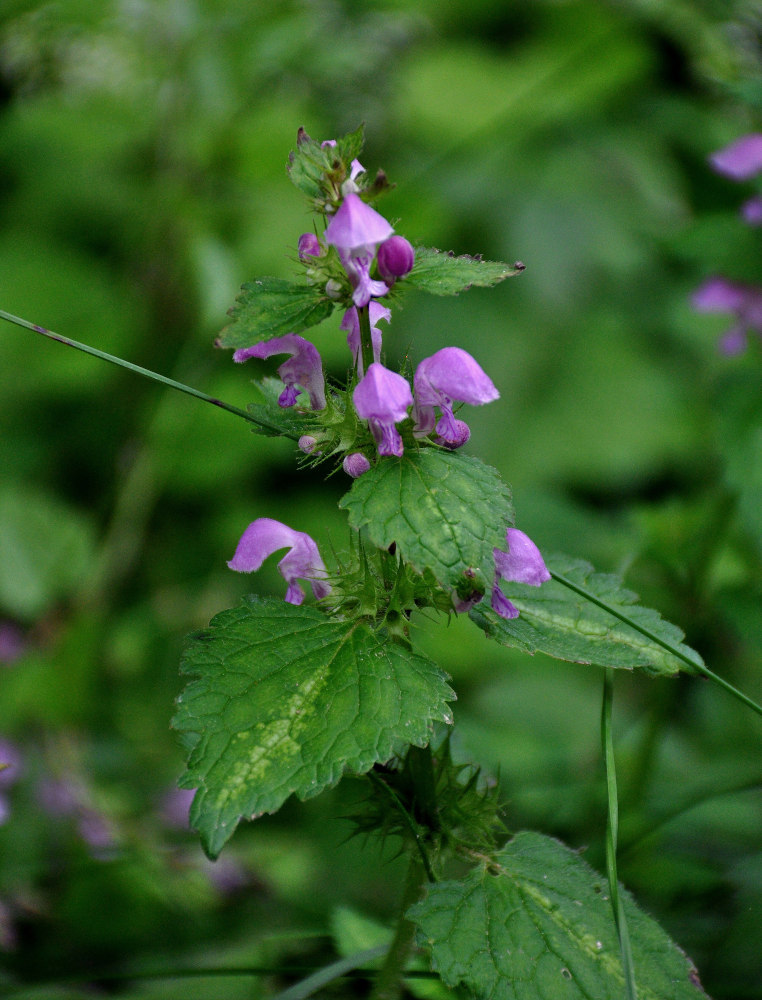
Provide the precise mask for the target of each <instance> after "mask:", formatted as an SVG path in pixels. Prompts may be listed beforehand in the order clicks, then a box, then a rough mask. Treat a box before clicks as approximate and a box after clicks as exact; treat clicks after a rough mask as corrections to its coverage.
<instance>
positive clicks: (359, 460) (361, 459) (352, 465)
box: [341, 451, 370, 479]
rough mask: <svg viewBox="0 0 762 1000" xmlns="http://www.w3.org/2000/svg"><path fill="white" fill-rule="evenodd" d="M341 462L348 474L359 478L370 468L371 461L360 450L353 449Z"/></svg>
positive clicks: (353, 477)
mask: <svg viewBox="0 0 762 1000" xmlns="http://www.w3.org/2000/svg"><path fill="white" fill-rule="evenodd" d="M341 464H342V468H343V469H344V471H345V472H346V474H347V475H348V476H351V477H352V479H357V478H358V476H361V475H362V474H363V473H364V472H367V471H368V469H369V468H370V462H369V461H368V459H367V458H366V457H365V455H363V453H362V452H360V451H353V452H352V454H351V455H347V457H346V458H345V459H344V461H343V462H342V463H341Z"/></svg>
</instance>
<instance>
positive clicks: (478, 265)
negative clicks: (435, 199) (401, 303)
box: [405, 247, 524, 295]
mask: <svg viewBox="0 0 762 1000" xmlns="http://www.w3.org/2000/svg"><path fill="white" fill-rule="evenodd" d="M523 270H524V265H523V264H519V263H516V264H504V263H502V262H501V261H492V260H482V259H481V258H480V257H470V256H468V255H464V256H463V257H456V256H455V255H454V254H452V253H446V252H444V251H442V250H436V249H434V248H433V247H416V248H415V265H414V267H413V270H412V271H411V272H410V274H409V275H408V276H407V278H405V284H408V285H412V286H413V287H414V288H420V289H421V290H422V291H424V292H431V293H432V294H434V295H457V294H458V293H459V292H465V291H466V290H467V289H468V288H470V287H471V286H472V285H479V286H481V287H484V288H488V287H489V286H491V285H496V284H498V282H500V281H503V280H504V279H505V278H512V277H513V276H514V275H516V274H521V272H522V271H523Z"/></svg>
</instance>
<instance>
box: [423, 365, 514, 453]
mask: <svg viewBox="0 0 762 1000" xmlns="http://www.w3.org/2000/svg"><path fill="white" fill-rule="evenodd" d="M413 387H414V389H415V418H416V425H415V428H414V433H415V435H416V436H417V437H425V436H426V435H427V434H430V433H431V431H432V430H433V429H434V423H435V420H436V417H435V414H434V407H435V406H438V407H439V409H440V411H441V414H442V415H441V417H440V419H439V421H438V422H437V424H436V430H437V434H438V435H439V439H440V443H442V444H444V445H446V446H447V447H450V448H458V447H460V445H462V444H465V442H466V441H467V440H468V438H469V436H470V433H471V432H470V431H469V429H468V425H467V424H466V423H464V422H463V421H462V420H456V419H455V417H454V416H453V412H452V406H453V402H454V401H460V402H464V403H470V404H471V405H474V406H478V405H481V404H483V403H491V402H492V401H493V400H495V399H498V397H499V396H500V393H499V392H498V391H497V389H496V388H495V386H494V385H493V383H492V380H491V379H490V378H489V376H488V375H486V374H485V373H484V371H483V370H482V369H481V367H480V366H479V365H478V364H477V363H476V361H474V359H473V358H472V357H471V355H470V354H469V353H468V352H467V351H463V350H461V348H460V347H443V348H442V349H441V351H437V352H436V354H432V355H431V357H430V358H424V360H423V361H422V362H421V363H420V364H419V365H418V368H417V369H416V372H415V377H414V379H413Z"/></svg>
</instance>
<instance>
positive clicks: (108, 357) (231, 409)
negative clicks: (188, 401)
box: [0, 309, 298, 441]
mask: <svg viewBox="0 0 762 1000" xmlns="http://www.w3.org/2000/svg"><path fill="white" fill-rule="evenodd" d="M0 319H5V320H7V321H8V322H9V323H15V324H16V326H23V327H24V328H25V329H27V330H32V331H33V332H34V333H39V334H42V336H43V337H47V338H48V339H49V340H57V341H58V342H59V344H66V346H67V347H74V348H76V350H78V351H83V352H84V353H85V354H92V356H93V357H94V358H100V359H101V361H109V362H110V363H111V364H112V365H119V367H120V368H126V369H127V370H128V371H131V372H135V374H136V375H142V376H143V378H147V379H151V380H152V381H154V382H160V383H161V384H162V385H168V386H169V387H170V389H177V390H178V391H179V392H184V393H186V395H188V396H195V397H196V399H202V400H203V401H204V402H205V403H211V404H212V405H213V406H218V407H219V408H220V409H222V410H227V411H228V413H234V414H235V415H236V416H237V417H243V419H244V420H248V422H249V423H250V424H256V425H257V426H258V427H263V428H264V429H265V430H269V431H274V432H275V433H276V434H278V435H279V436H280V437H288V438H291V440H292V441H297V440H298V436H297V435H296V434H293V433H289V432H287V431H284V430H282V429H281V428H279V427H276V426H275V424H271V423H268V421H266V420H260V419H259V418H258V417H253V416H252V415H251V414H250V413H247V412H246V411H245V410H240V409H239V408H238V407H237V406H233V405H232V404H230V403H226V402H224V401H223V400H221V399H215V397H214V396H208V395H207V394H206V393H205V392H201V390H200V389H194V388H193V387H192V386H189V385H184V384H183V383H182V382H176V381H175V380H174V379H172V378H168V377H167V376H166V375H159V374H158V372H152V371H150V369H148V368H141V367H140V365H134V364H132V362H131V361H124V360H123V359H122V358H117V357H116V356H115V355H113V354H107V353H106V352H105V351H99V350H98V349H97V348H96V347H89V346H88V345H87V344H81V343H79V341H77V340H71V339H70V338H69V337H64V336H63V335H62V334H60V333H54V332H53V331H52V330H46V329H45V327H44V326H38V325H37V324H36V323H30V322H29V320H26V319H21V317H19V316H14V315H13V314H12V313H8V312H5V311H4V310H2V309H0Z"/></svg>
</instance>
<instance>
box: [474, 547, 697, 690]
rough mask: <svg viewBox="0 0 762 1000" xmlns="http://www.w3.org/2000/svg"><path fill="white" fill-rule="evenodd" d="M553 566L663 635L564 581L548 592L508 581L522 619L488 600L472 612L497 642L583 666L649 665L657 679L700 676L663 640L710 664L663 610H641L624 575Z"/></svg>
mask: <svg viewBox="0 0 762 1000" xmlns="http://www.w3.org/2000/svg"><path fill="white" fill-rule="evenodd" d="M545 562H546V564H547V566H548V569H550V570H551V572H553V573H557V574H559V575H560V576H562V577H564V578H565V579H566V580H568V581H569V582H570V583H572V584H575V585H577V586H579V587H580V588H581V589H583V590H585V591H587V592H588V593H589V594H591V595H592V596H593V597H594V598H596V599H597V600H599V601H601V603H603V604H605V605H606V606H607V607H609V608H610V609H611V610H612V611H614V612H616V614H621V615H623V616H624V617H626V618H629V619H630V620H631V621H632V622H634V623H635V624H637V625H638V626H640V627H641V628H643V629H644V630H645V631H646V632H648V633H650V635H651V636H653V637H655V638H649V637H647V636H645V635H643V634H642V633H641V632H639V631H638V630H637V629H635V628H633V627H632V626H631V625H627V624H625V622H623V621H621V619H620V618H618V617H616V615H615V614H611V613H610V612H608V611H604V610H603V608H601V607H599V606H598V605H597V604H594V603H593V602H592V601H590V600H588V599H586V598H585V597H583V596H581V595H580V594H578V593H576V592H575V591H574V590H571V589H570V588H569V587H568V586H565V585H564V584H563V583H561V582H560V581H559V580H556V579H554V580H550V581H548V582H547V583H543V584H542V586H541V587H531V586H527V585H526V584H521V583H505V582H503V583H501V584H500V586H501V589H502V591H503V593H504V594H505V595H506V597H508V598H509V599H510V601H511V602H512V603H513V604H515V606H516V607H517V608H518V609H519V617H518V618H513V619H510V620H507V619H505V618H501V617H500V616H499V615H497V614H496V613H495V612H494V611H493V610H492V609H491V608H490V607H489V606H488V605H487V602H486V601H482V602H481V603H480V604H478V605H476V607H474V608H472V609H471V611H470V612H469V614H470V617H471V619H472V620H473V621H474V622H476V624H477V625H478V626H479V628H482V629H484V631H485V633H486V634H487V635H488V636H489V637H490V638H492V639H497V641H498V642H500V643H502V644H503V645H504V646H516V647H518V648H519V649H523V650H526V651H527V652H529V653H535V652H537V651H540V652H542V653H547V654H548V655H549V656H555V657H557V658H558V659H560V660H571V661H573V662H575V663H594V664H596V665H598V666H601V667H623V668H625V669H629V670H632V669H633V668H635V667H641V668H642V669H643V670H645V671H646V672H647V673H649V674H653V675H657V674H676V673H677V672H678V671H679V670H685V671H688V672H693V671H691V669H690V665H689V664H688V663H686V662H685V661H684V660H682V659H680V658H678V657H677V656H675V655H674V653H672V652H670V651H669V650H667V649H665V648H664V646H663V645H661V643H660V642H659V641H657V640H661V642H663V643H666V644H667V645H669V646H671V647H673V648H674V649H676V650H678V651H679V652H680V653H681V654H682V655H683V656H685V657H687V659H688V660H691V661H693V662H694V663H695V664H697V666H701V665H702V664H703V660H702V659H701V657H700V656H699V654H698V653H697V652H695V650H693V649H691V648H690V647H689V646H686V645H684V644H683V643H682V639H683V633H682V632H681V631H680V629H679V628H678V627H677V626H676V625H672V624H670V623H669V622H667V621H664V619H663V618H662V617H661V615H660V614H659V613H658V611H654V610H653V609H652V608H644V607H641V606H640V605H638V604H637V603H636V601H637V600H638V597H637V594H634V593H633V592H632V591H631V590H625V589H624V588H623V587H622V581H621V580H620V578H619V577H618V576H614V575H611V574H607V573H596V572H594V571H593V567H592V566H591V565H590V564H589V563H587V562H584V561H583V560H579V559H571V558H570V557H568V556H561V555H556V556H551V557H548V558H546V560H545Z"/></svg>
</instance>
